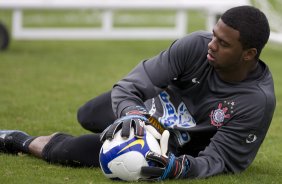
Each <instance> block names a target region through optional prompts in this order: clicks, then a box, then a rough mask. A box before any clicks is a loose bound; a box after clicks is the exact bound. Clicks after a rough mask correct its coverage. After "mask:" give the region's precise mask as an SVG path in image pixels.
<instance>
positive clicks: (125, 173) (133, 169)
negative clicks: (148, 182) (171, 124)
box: [99, 128, 161, 181]
mask: <svg viewBox="0 0 282 184" xmlns="http://www.w3.org/2000/svg"><path fill="white" fill-rule="evenodd" d="M120 133H121V131H118V132H117V133H116V134H115V136H114V138H113V139H112V140H106V141H105V142H104V144H103V146H102V148H101V150H100V155H99V159H100V166H101V169H102V171H103V173H104V175H105V176H106V177H107V178H110V179H117V180H125V181H137V180H138V179H140V178H143V179H145V178H146V177H144V176H142V175H141V173H140V170H141V167H142V166H148V165H151V163H149V162H147V161H146V159H145V155H146V153H147V152H148V151H150V150H151V151H153V152H156V153H158V154H161V148H160V144H159V143H158V141H157V139H155V137H154V136H153V135H152V134H150V133H149V132H148V131H146V132H145V136H144V137H143V138H136V137H135V136H134V130H133V128H131V132H130V136H129V138H128V139H125V138H122V137H121V134H120Z"/></svg>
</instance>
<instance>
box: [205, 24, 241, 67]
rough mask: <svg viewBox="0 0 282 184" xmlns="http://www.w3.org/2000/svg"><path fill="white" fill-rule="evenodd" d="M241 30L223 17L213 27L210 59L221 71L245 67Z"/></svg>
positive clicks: (209, 51) (209, 52)
mask: <svg viewBox="0 0 282 184" xmlns="http://www.w3.org/2000/svg"><path fill="white" fill-rule="evenodd" d="M239 37H240V33H239V31H237V30H235V29H233V28H231V27H229V26H227V25H226V24H225V23H224V22H223V21H222V20H221V19H220V20H219V21H218V22H217V24H216V25H215V27H214V29H213V38H212V40H211V42H210V43H209V44H208V55H207V58H208V61H209V63H210V64H211V65H212V66H213V67H214V68H215V69H216V70H217V71H219V72H231V71H238V70H240V69H242V67H243V63H244V60H243V58H242V57H243V48H242V45H241V43H240V42H239Z"/></svg>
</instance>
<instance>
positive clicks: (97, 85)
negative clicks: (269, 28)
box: [0, 18, 282, 184]
mask: <svg viewBox="0 0 282 184" xmlns="http://www.w3.org/2000/svg"><path fill="white" fill-rule="evenodd" d="M8 19H9V18H8ZM197 27H200V26H199V25H195V26H194V27H193V28H192V29H196V28H197ZM170 43H171V41H169V40H164V41H16V40H13V41H12V43H11V45H10V47H9V49H8V50H7V51H5V52H0V129H21V130H24V131H26V132H28V133H30V134H32V135H48V134H50V133H53V132H57V131H60V132H66V133H70V134H73V135H81V134H84V133H88V132H87V131H86V130H84V129H82V128H81V127H80V125H79V124H78V123H77V121H76V111H77V109H78V107H79V106H80V105H82V104H83V103H84V102H86V101H87V100H89V99H90V98H92V97H95V96H97V95H99V94H100V93H102V92H104V91H106V90H109V89H111V87H112V85H113V84H114V83H115V82H116V81H118V80H119V79H120V78H121V77H123V76H125V75H126V74H127V73H128V72H129V71H130V70H131V69H132V68H133V67H134V66H135V65H136V64H137V63H138V62H140V61H141V60H143V59H145V58H149V57H152V56H154V55H155V54H157V53H159V52H160V51H161V50H163V49H165V48H167V47H168V46H169V44H170ZM281 49H282V45H281V46H279V45H273V44H268V46H267V47H266V49H265V51H264V52H263V54H262V59H263V60H265V61H266V63H267V64H268V65H269V67H270V69H271V70H272V73H273V77H274V80H275V84H276V89H275V90H276V96H277V106H276V112H275V115H274V118H273V121H272V125H271V127H270V129H269V132H268V135H267V137H266V139H265V141H264V143H263V145H262V147H261V149H260V150H259V153H258V155H257V157H256V159H255V161H254V162H253V164H252V165H251V166H250V167H249V168H248V169H247V170H246V171H245V172H243V173H241V174H236V175H221V176H215V177H212V178H208V179H200V180H189V181H187V180H178V181H164V182H162V183H171V184H181V183H191V184H198V183H201V184H218V183H235V184H236V183H238V184H242V183H247V184H249V183H259V184H263V183H267V184H269V183H273V184H275V183H277V184H278V183H281V180H282V176H281V173H282V170H281V168H282V162H281V158H282V147H281V141H282V134H281V121H282V112H281V110H280V109H281V108H282V107H281V102H282V88H281V83H282V73H281V71H282V63H281V61H280V60H281V58H282V52H281ZM0 168H1V169H0V183H3V184H4V183H5V184H10V183H21V184H30V183H52V184H53V183H67V184H71V183H79V184H82V183H85V184H91V183H107V184H108V183H123V182H113V181H111V180H108V179H106V178H105V177H104V176H103V174H102V172H101V171H100V170H99V169H94V168H68V167H62V166H59V165H50V164H48V163H46V162H45V161H42V160H39V159H36V158H34V157H32V156H29V155H18V156H13V155H5V154H0Z"/></svg>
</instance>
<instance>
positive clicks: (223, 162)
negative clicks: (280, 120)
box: [188, 80, 276, 178]
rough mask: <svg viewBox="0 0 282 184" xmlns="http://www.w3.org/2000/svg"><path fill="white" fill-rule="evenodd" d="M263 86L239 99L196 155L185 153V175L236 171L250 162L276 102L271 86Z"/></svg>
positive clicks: (262, 137)
mask: <svg viewBox="0 0 282 184" xmlns="http://www.w3.org/2000/svg"><path fill="white" fill-rule="evenodd" d="M271 81H272V80H271ZM264 88H268V89H261V91H260V94H259V95H247V96H245V97H244V98H242V102H241V103H240V104H238V106H237V108H238V107H239V110H238V112H237V115H236V116H234V117H233V118H232V119H230V121H229V122H228V123H227V124H226V125H224V126H222V127H221V128H219V129H218V131H217V133H216V134H215V135H214V136H213V137H212V138H211V142H210V144H209V145H208V146H207V147H206V148H205V149H204V150H203V151H201V152H200V153H199V155H198V157H191V156H189V160H190V162H191V170H190V172H189V175H188V177H193V178H194V177H196V178H204V177H209V176H212V175H216V174H220V173H238V172H241V171H243V170H245V169H246V168H247V167H248V166H249V165H250V164H251V163H252V162H253V160H254V158H255V156H256V154H257V152H258V150H259V147H260V146H261V144H262V142H263V140H264V138H265V136H266V133H267V130H268V128H269V125H270V123H271V120H272V116H273V113H274V109H275V103H276V102H275V96H274V91H273V88H272V86H264ZM254 102H255V103H254Z"/></svg>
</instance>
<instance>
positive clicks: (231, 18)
mask: <svg viewBox="0 0 282 184" xmlns="http://www.w3.org/2000/svg"><path fill="white" fill-rule="evenodd" d="M220 18H221V20H222V21H223V22H224V23H225V24H226V25H228V26H229V27H232V28H233V29H235V30H237V31H239V33H240V38H239V41H240V42H241V44H242V47H243V49H249V48H256V49H257V55H256V58H259V55H260V53H261V51H262V49H263V47H264V46H265V44H266V43H267V41H268V39H269V35H270V27H269V23H268V20H267V17H266V16H265V14H264V13H263V12H262V11H260V10H259V9H258V8H255V7H253V6H238V7H234V8H231V9H229V10H227V11H226V12H225V13H224V14H223V15H222V16H221V17H220Z"/></svg>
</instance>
